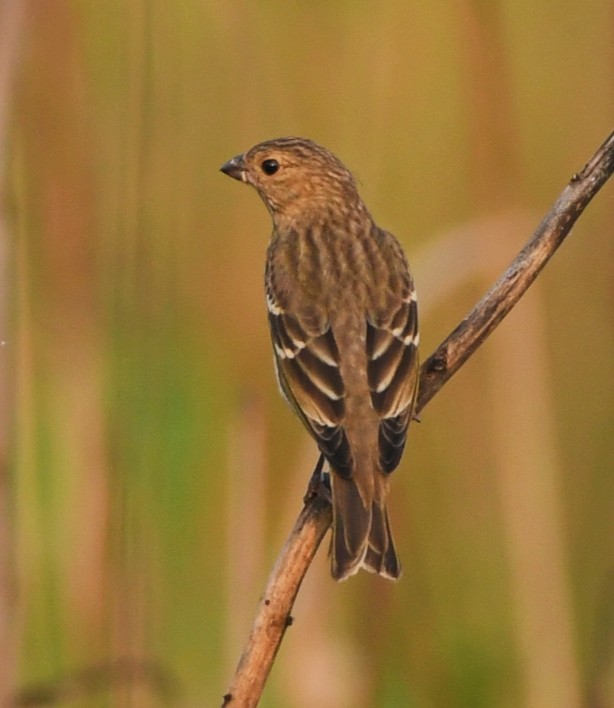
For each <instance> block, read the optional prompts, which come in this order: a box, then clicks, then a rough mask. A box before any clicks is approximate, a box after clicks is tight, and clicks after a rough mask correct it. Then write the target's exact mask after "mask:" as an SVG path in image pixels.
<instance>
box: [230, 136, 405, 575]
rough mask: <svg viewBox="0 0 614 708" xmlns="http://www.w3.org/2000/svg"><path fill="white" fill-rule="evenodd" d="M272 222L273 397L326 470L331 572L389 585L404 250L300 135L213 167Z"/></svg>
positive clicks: (400, 406)
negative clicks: (278, 394)
mask: <svg viewBox="0 0 614 708" xmlns="http://www.w3.org/2000/svg"><path fill="white" fill-rule="evenodd" d="M221 169H222V172H224V173H225V174H227V175H230V176H231V177H234V178H235V179H238V180H241V181H242V182H246V183H247V184H251V185H252V186H253V187H255V189H256V190H257V191H258V193H259V194H260V196H261V198H262V200H263V201H264V203H265V204H266V206H267V208H268V210H269V212H270V214H271V217H272V219H273V234H272V238H271V242H270V245H269V247H268V252H267V262H266V274H265V284H266V304H267V308H268V316H269V325H270V329H271V337H272V339H273V347H274V354H275V368H276V372H277V378H278V381H279V385H280V388H281V390H282V393H283V394H284V396H285V397H286V399H287V400H288V402H289V403H290V405H291V406H292V408H293V409H294V410H295V412H296V413H297V414H298V416H299V418H300V419H301V420H302V421H303V423H304V424H305V426H306V428H307V430H308V431H309V432H310V433H311V435H312V436H313V437H314V438H315V440H316V442H317V444H318V447H319V448H320V451H321V452H322V454H323V455H324V457H325V458H326V460H327V461H328V462H329V464H330V470H331V474H330V481H331V491H332V505H333V537H332V543H331V572H332V575H333V577H334V578H336V579H337V580H342V579H344V578H347V577H348V576H350V575H353V574H354V573H356V572H357V571H358V569H359V568H366V569H367V570H370V571H372V572H375V573H379V574H380V575H383V576H385V577H387V578H398V577H399V576H400V574H401V567H400V564H399V561H398V558H397V555H396V552H395V549H394V543H393V540H392V534H391V531H390V524H389V522H388V514H387V512H386V495H387V491H388V476H389V473H390V472H392V470H394V469H395V467H396V466H397V465H398V464H399V461H400V459H401V455H402V453H403V448H404V446H405V441H406V438H407V426H408V425H409V422H410V419H411V417H412V413H413V408H414V402H415V398H416V388H417V382H418V352H417V346H418V311H417V305H416V293H415V290H414V285H413V282H412V278H411V275H410V273H409V270H408V266H407V261H406V259H405V255H404V254H403V250H402V248H401V246H400V244H399V242H398V241H397V240H396V238H395V237H394V236H393V235H392V234H390V233H388V232H387V231H384V230H383V229H380V228H379V227H378V226H377V225H376V224H375V222H374V221H373V219H372V217H371V214H370V213H369V211H368V210H367V207H366V206H365V205H364V203H363V202H362V200H361V198H360V197H359V195H358V191H357V188H356V183H355V181H354V178H353V177H352V175H351V174H350V172H349V171H348V170H347V169H346V168H345V167H344V165H343V164H342V163H341V162H340V161H339V160H338V159H337V158H336V157H335V156H334V155H333V154H332V153H330V152H329V151H328V150H326V149H325V148H323V147H320V146H319V145H316V144H315V143H314V142H312V141H311V140H306V139H303V138H279V139H277V140H270V141H267V142H264V143H260V144H258V145H256V146H254V147H253V148H251V150H249V151H248V152H246V153H245V154H243V155H238V156H237V157H234V158H233V159H232V160H230V161H229V162H227V163H226V164H225V165H223V167H222V168H221Z"/></svg>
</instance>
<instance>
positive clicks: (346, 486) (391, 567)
mask: <svg viewBox="0 0 614 708" xmlns="http://www.w3.org/2000/svg"><path fill="white" fill-rule="evenodd" d="M331 487H332V497H333V537H332V542H331V551H330V553H331V573H332V576H333V578H335V580H345V579H346V578H349V577H350V575H354V573H356V572H357V571H358V570H359V569H360V568H364V569H365V570H368V571H370V572H372V573H377V574H378V575H382V576H384V577H385V578H390V579H393V580H396V579H397V578H399V577H400V576H401V564H400V563H399V559H398V558H397V554H396V551H395V549H394V542H393V540H392V533H391V531H390V523H389V521H388V513H387V511H386V506H385V502H384V500H383V499H381V500H378V501H373V502H372V503H371V506H370V507H369V506H365V505H364V503H363V500H362V497H361V496H360V492H359V491H358V487H357V486H356V483H355V482H354V480H352V479H344V478H343V477H341V476H339V475H338V474H335V473H334V472H331Z"/></svg>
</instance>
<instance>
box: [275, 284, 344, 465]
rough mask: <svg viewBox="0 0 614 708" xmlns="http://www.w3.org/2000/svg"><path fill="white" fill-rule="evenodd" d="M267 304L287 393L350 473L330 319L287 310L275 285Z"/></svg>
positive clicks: (321, 445) (330, 453)
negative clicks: (302, 314) (274, 291)
mask: <svg viewBox="0 0 614 708" xmlns="http://www.w3.org/2000/svg"><path fill="white" fill-rule="evenodd" d="M267 309H268V315H269V326H270V330H271V337H272V339H273V347H274V350H275V369H276V373H277V380H278V382H279V386H280V388H281V390H282V393H283V394H284V396H285V398H286V399H287V400H288V402H289V403H290V405H291V406H292V407H293V408H294V409H295V411H296V412H297V414H298V415H299V417H300V418H301V420H302V421H303V423H304V424H305V426H306V427H307V429H308V430H309V432H310V433H311V434H312V435H313V437H314V438H315V439H316V441H317V443H318V446H319V448H320V450H321V451H322V452H323V453H324V455H325V457H326V458H327V460H328V461H329V462H330V463H331V465H332V466H333V467H334V469H335V471H336V472H338V473H339V474H341V475H342V476H350V475H351V465H352V458H351V451H350V447H349V443H348V440H347V437H346V434H345V431H344V429H343V427H342V425H341V421H342V419H343V416H344V413H345V400H344V399H345V386H344V383H343V379H342V378H341V372H340V370H339V351H338V349H337V343H336V342H335V338H334V336H333V332H332V329H331V327H330V322H328V321H327V320H325V319H322V318H320V317H313V318H310V317H303V318H300V317H299V316H296V315H293V314H290V313H289V312H286V311H285V310H284V308H282V306H281V305H280V303H279V301H278V300H277V299H276V297H275V294H274V293H273V292H272V289H271V288H267Z"/></svg>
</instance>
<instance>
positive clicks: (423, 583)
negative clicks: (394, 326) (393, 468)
mask: <svg viewBox="0 0 614 708" xmlns="http://www.w3.org/2000/svg"><path fill="white" fill-rule="evenodd" d="M15 4H16V3H14V2H13V3H6V7H8V6H10V5H15ZM23 9H24V15H23V18H22V19H23V21H22V23H21V25H20V29H19V35H20V36H19V38H18V39H19V42H18V43H17V44H16V47H15V52H16V55H17V57H18V59H19V63H18V64H16V65H15V69H14V72H13V81H12V84H11V83H10V82H9V84H10V86H9V84H6V86H5V85H4V83H0V87H2V86H5V88H4V91H5V95H2V96H0V111H1V112H2V115H3V116H4V117H6V116H8V117H9V118H10V132H9V135H8V138H7V139H6V140H5V144H2V145H1V146H0V149H1V150H2V156H3V158H4V159H5V161H4V164H5V168H6V171H5V181H4V182H5V189H4V191H5V194H4V209H5V218H6V219H7V224H6V226H7V227H8V228H7V229H5V237H6V238H5V240H4V241H3V242H2V243H0V258H3V259H4V261H3V266H2V267H3V270H2V281H1V283H0V298H1V304H0V317H2V318H3V319H2V320H1V321H0V325H1V327H2V331H1V332H0V341H2V343H3V346H2V347H0V357H1V358H2V370H3V371H4V372H6V373H7V376H6V377H5V381H4V382H3V387H4V388H3V391H2V392H1V395H0V406H1V409H2V420H4V421H6V430H5V431H3V435H2V436H0V440H2V441H5V442H6V445H4V443H3V445H4V447H3V449H2V451H1V452H2V455H3V457H2V459H0V464H4V463H5V462H6V467H5V468H4V469H6V470H8V479H7V478H6V477H4V478H3V485H2V487H1V493H2V498H1V499H0V506H1V507H2V508H5V505H6V504H8V508H9V509H10V515H9V516H6V514H5V515H4V517H3V522H2V528H1V529H0V535H1V536H2V538H1V540H2V543H1V544H0V553H1V554H2V559H1V563H0V585H1V587H0V590H1V591H2V592H1V593H0V619H1V620H2V621H1V622H0V643H1V644H2V648H1V653H2V656H3V657H4V660H3V662H2V667H3V668H1V669H0V672H3V677H0V683H3V685H4V689H3V690H4V691H5V695H6V694H7V693H11V694H13V693H15V692H18V691H30V692H31V695H32V696H34V697H36V696H39V697H41V696H42V695H43V692H44V691H48V690H51V691H56V693H57V695H58V696H59V704H60V705H79V706H128V705H130V706H143V707H149V706H155V705H178V706H213V705H218V704H219V703H220V702H221V696H222V694H223V692H224V690H225V687H226V685H227V682H228V680H229V678H230V675H231V672H232V670H233V668H234V663H235V662H236V659H237V658H238V654H239V651H240V647H241V644H242V641H243V639H244V638H245V637H246V635H247V632H248V629H249V625H250V620H251V615H252V612H253V609H254V607H255V604H256V601H257V598H258V595H259V593H260V591H261V589H262V587H263V585H264V582H265V579H266V576H267V573H268V571H269V569H270V567H271V565H272V563H273V561H274V558H275V556H276V554H277V552H278V550H279V548H280V546H281V543H282V541H283V538H284V536H285V534H286V533H287V532H288V530H289V528H290V526H291V523H292V520H293V518H294V517H295V515H296V514H297V512H298V510H299V508H300V503H301V502H300V500H301V496H302V493H303V491H304V486H305V484H306V481H307V479H308V476H309V473H310V470H311V466H312V465H313V463H314V461H315V457H316V453H315V450H314V449H313V445H312V444H311V442H310V441H309V440H308V438H307V435H306V433H305V432H304V431H303V430H302V428H301V426H300V424H299V422H298V421H297V420H296V419H295V418H294V417H293V416H292V415H291V414H290V412H289V411H288V410H287V409H286V407H285V406H284V404H283V402H282V401H281V399H280V398H279V397H278V395H277V391H276V385H275V382H274V377H273V373H272V366H271V356H270V350H269V342H268V333H267V328H266V321H265V311H264V305H263V294H262V266H263V262H264V252H265V248H266V243H267V238H268V236H267V235H268V231H269V228H270V227H269V222H268V216H267V214H266V211H265V209H264V207H263V206H262V204H261V203H260V202H259V200H258V199H257V197H256V195H255V194H254V193H253V192H252V191H250V190H248V189H246V188H243V187H242V186H241V185H238V184H237V183H233V182H231V181H230V180H228V179H227V178H226V177H224V176H222V175H220V174H219V173H218V167H219V165H221V164H222V162H224V161H225V160H227V159H228V158H230V157H231V156H233V155H234V154H236V153H238V152H240V151H242V150H244V149H246V148H248V147H250V146H251V145H252V144H253V143H255V142H258V141H260V140H263V139H266V138H271V137H277V136H280V135H287V134H297V135H304V136H307V137H311V138H313V139H315V140H317V141H318V142H321V143H322V144H324V145H326V146H327V147H329V148H330V149H331V150H333V151H334V152H335V153H337V154H338V155H339V156H340V157H341V158H342V159H343V160H344V161H345V162H346V164H347V165H348V166H349V167H350V168H351V169H353V170H354V172H355V174H356V175H357V177H358V179H359V181H360V184H361V189H362V192H363V195H364V197H365V201H366V202H367V204H368V205H369V206H370V208H371V210H372V212H373V213H374V215H375V216H376V218H377V220H378V222H379V223H380V224H381V225H383V226H386V227H388V228H390V229H391V230H393V231H394V232H395V233H396V234H397V235H398V237H399V238H400V239H401V240H402V242H403V243H404V245H405V247H406V250H407V252H408V254H409V256H410V260H411V261H412V263H413V266H414V272H415V275H416V279H417V282H418V286H419V295H420V299H421V304H422V322H421V325H422V332H423V339H422V341H423V352H424V355H427V354H428V353H429V352H430V351H431V350H432V348H433V347H434V346H435V345H436V344H437V343H438V341H439V340H440V339H441V338H443V337H444V336H445V335H446V334H447V333H448V332H449V330H450V329H451V328H452V327H453V326H455V325H456V324H457V322H458V320H459V319H460V318H461V317H462V316H464V314H465V313H466V312H467V311H468V310H469V308H470V307H471V306H472V305H473V304H474V302H475V301H476V299H477V298H478V297H479V296H480V295H481V293H482V292H483V291H484V290H485V289H486V288H487V287H488V285H489V284H490V283H491V282H492V281H493V279H494V278H495V277H496V276H497V275H498V273H499V272H500V270H501V269H502V268H503V267H504V265H505V264H506V262H507V261H508V260H509V259H511V257H512V256H513V254H514V253H515V252H516V251H517V250H518V249H519V248H520V247H521V245H522V244H523V242H524V241H525V240H526V239H527V238H528V236H529V234H530V233H531V231H532V229H533V228H534V226H535V225H536V224H537V223H538V221H539V219H540V218H541V216H542V215H543V214H544V213H545V212H546V210H547V209H548V208H549V206H550V204H551V203H552V201H553V200H554V198H555V197H556V196H557V194H558V193H559V191H560V190H561V189H562V188H563V186H564V185H565V183H566V182H567V180H568V179H569V178H570V176H571V175H572V173H573V172H574V171H576V170H578V169H579V168H580V167H581V166H582V164H583V162H584V161H585V160H586V159H587V158H588V157H589V156H590V154H591V153H592V151H593V150H594V149H595V148H596V147H597V146H598V145H599V143H600V141H601V140H602V139H603V138H605V136H606V135H607V133H608V132H609V131H610V130H611V128H612V122H613V121H612V118H613V117H614V77H613V75H612V67H613V66H614V37H613V34H612V28H613V27H614V13H613V9H612V4H611V3H609V2H606V0H589V1H588V2H584V3H580V4H579V3H577V2H572V1H571V0H557V1H556V2H537V3H535V2H529V0H521V1H520V2H519V1H518V0H493V1H492V2H478V0H473V2H472V1H471V0H464V1H462V2H457V3H441V2H426V3H407V2H402V1H401V0H390V1H389V2H383V3H371V2H363V1H358V2H332V3H324V2H313V3H306V2H303V3H296V2H282V1H281V0H268V1H266V2H221V1H219V0H218V1H213V0H181V2H165V1H164V0H149V1H148V2H146V1H145V0H124V1H123V2H119V1H118V0H105V1H104V2H84V1H83V0H81V1H77V0H74V1H73V2H70V1H69V0H54V2H31V3H26V2H23ZM0 11H1V12H4V11H5V10H4V9H3V10H0ZM0 19H1V18H0ZM15 31H16V32H17V31H18V30H17V29H16V30H15ZM0 137H1V136H0ZM613 232H614V209H613V192H612V186H611V185H608V186H606V188H605V190H604V191H603V193H602V194H600V195H599V196H598V197H597V199H596V201H595V203H594V204H593V205H591V206H590V208H589V210H588V211H587V213H586V214H585V215H584V216H583V217H582V219H581V220H580V222H579V223H578V225H577V226H576V228H575V231H574V233H573V234H572V236H571V237H570V238H569V241H568V243H566V244H565V245H564V247H563V248H562V250H561V252H560V253H559V254H557V256H556V257H555V259H554V260H553V261H552V263H551V264H550V265H549V266H548V268H547V269H546V271H545V272H544V274H543V275H542V276H541V277H540V279H539V281H538V282H537V284H536V285H535V286H534V288H533V289H532V290H531V292H530V293H529V295H528V296H527V297H526V298H525V300H523V302H522V303H521V304H520V305H519V306H518V308H517V309H516V311H515V312H514V313H513V314H512V315H511V316H510V317H509V319H508V320H506V321H505V323H504V324H503V325H502V326H501V328H500V329H499V330H497V332H496V333H495V334H494V335H493V337H492V339H491V340H489V341H488V342H487V343H486V344H485V345H484V346H483V348H482V349H481V350H480V351H479V352H478V353H477V354H476V356H474V357H473V359H472V360H471V362H470V363H469V364H468V365H467V366H466V367H465V368H463V369H462V371H461V372H460V373H459V374H458V375H457V376H456V377H455V379H454V380H453V381H452V382H451V383H450V384H449V385H448V386H446V388H445V389H444V390H443V391H442V392H441V393H440V394H439V395H438V396H437V398H436V399H435V400H434V401H433V403H432V404H431V405H430V406H429V407H428V408H427V409H426V410H425V411H424V413H423V416H422V423H421V424H420V425H417V424H416V425H415V426H414V427H413V430H412V431H411V433H410V438H409V445H408V449H407V452H406V455H405V458H404V461H403V463H402V465H401V467H400V468H399V470H398V471H397V472H396V473H395V474H394V478H393V486H392V494H391V497H392V502H391V507H392V509H391V511H392V517H393V521H394V528H395V531H396V538H397V546H398V548H399V551H400V554H401V556H402V559H403V562H404V568H405V575H404V577H403V579H402V580H401V581H400V582H399V583H397V584H392V583H387V582H385V581H382V580H380V579H378V578H374V577H371V576H368V575H365V574H363V575H361V576H359V577H356V578H354V579H352V580H350V581H348V582H347V583H344V584H342V585H336V584H334V583H333V581H332V580H330V578H329V577H328V564H327V562H326V558H325V551H324V550H322V551H321V552H320V554H319V555H318V557H317V558H316V560H315V562H314V565H313V567H312V568H311V570H310V572H309V575H308V578H307V580H306V582H305V585H304V588H303V590H302V592H301V594H300V596H299V600H298V602H297V606H296V611H295V622H294V625H293V627H292V628H291V630H290V631H289V633H288V636H287V637H286V640H285V642H284V645H283V646H282V649H281V652H280V654H279V657H278V661H277V663H276V665H275V668H274V671H273V673H272V676H271V679H270V682H269V685H268V686H267V690H266V693H265V696H264V698H263V701H262V705H263V706H264V707H265V708H277V707H280V708H281V707H282V706H283V707H284V708H286V707H287V708H303V707H307V706H309V707H312V706H319V707H320V708H322V707H323V708H329V707H330V708H345V707H347V708H350V707H351V708H393V707H394V708H396V707H397V706H407V707H409V708H442V707H444V708H445V707H450V708H464V707H466V708H480V707H484V708H492V707H493V706H496V707H497V708H499V707H501V708H516V707H518V706H531V707H535V708H565V707H570V708H571V707H573V706H579V705H580V704H581V702H582V701H585V704H586V705H590V706H595V707H597V706H606V705H612V703H609V702H610V701H611V702H613V703H614V688H613V679H612V671H613V668H614V660H613V658H612V656H613V654H612V652H613V642H614V640H613V630H612V612H611V607H612V602H613V599H614V598H613V595H614V581H613V575H612V571H613V567H612V559H613V558H614V554H613V550H614V549H613V544H612V539H613V538H614V528H613V526H612V520H613V518H614V514H612V509H613V504H612V502H613V494H612V473H613V468H614V435H613V433H612V431H613V430H614V357H612V351H613V348H614V318H613V316H612V313H613V311H614V288H613V286H612V284H613V283H614V239H613V238H612V233H613ZM4 482H7V484H4Z"/></svg>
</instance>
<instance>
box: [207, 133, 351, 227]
mask: <svg viewBox="0 0 614 708" xmlns="http://www.w3.org/2000/svg"><path fill="white" fill-rule="evenodd" d="M221 170H222V172H224V173H225V174H227V175H229V176H230V177H234V179H238V180H240V181H242V182H245V183H247V184H251V185H252V186H253V187H254V188H255V189H256V190H257V191H258V193H259V194H260V196H261V198H262V200H263V201H264V203H265V204H266V206H267V208H268V209H269V211H270V212H271V215H272V216H273V219H274V220H276V219H279V218H289V219H292V218H293V217H297V218H298V217H303V216H305V214H307V213H311V214H314V215H316V214H317V213H318V212H322V211H323V210H326V211H328V210H330V209H335V206H339V205H344V206H345V208H347V207H348V206H351V205H352V204H354V203H356V204H361V202H360V199H359V197H358V194H357V191H356V183H355V181H354V178H353V177H352V174H351V173H350V172H349V170H348V169H347V168H346V167H345V166H344V165H343V164H342V163H341V161H340V160H339V159H338V158H337V157H335V156H334V155H333V154H332V153H331V152H330V151H328V150H326V149H325V148H323V147H321V146H320V145H317V144H316V143H314V142H313V141H311V140H307V139H306V138H293V137H289V138H277V139H276V140H268V141H266V142H263V143H258V145H254V147H253V148H251V149H250V150H248V151H247V152H246V153H243V154H242V155H237V156H236V157H233V158H232V159H231V160H229V161H228V162H227V163H225V164H224V165H222V167H221Z"/></svg>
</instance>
